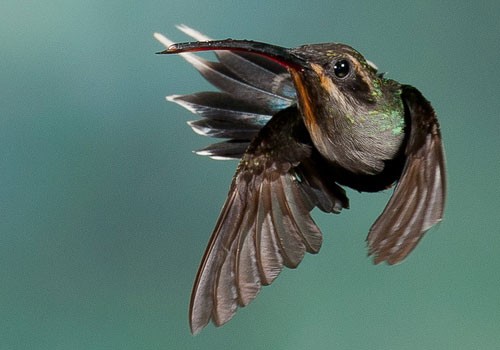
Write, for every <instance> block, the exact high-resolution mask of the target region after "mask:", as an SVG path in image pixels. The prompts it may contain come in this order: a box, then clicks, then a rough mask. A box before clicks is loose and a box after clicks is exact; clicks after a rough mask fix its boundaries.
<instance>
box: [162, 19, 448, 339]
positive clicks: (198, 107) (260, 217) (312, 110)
mask: <svg viewBox="0 0 500 350" xmlns="http://www.w3.org/2000/svg"><path fill="white" fill-rule="evenodd" d="M180 29H181V30H182V31H184V32H185V33H187V34H188V35H190V36H192V37H193V38H195V39H196V40H199V41H197V42H187V43H181V44H174V43H173V42H171V41H169V40H168V39H166V38H165V37H163V36H161V35H159V34H156V38H157V39H158V40H159V41H160V42H162V43H163V44H165V46H166V47H167V49H166V50H165V51H163V52H161V53H162V54H171V53H179V54H181V55H183V57H184V58H185V59H186V60H187V61H188V62H190V63H191V64H193V66H194V67H195V68H196V69H197V70H198V71H199V72H200V73H201V74H202V75H203V76H204V77H205V78H206V79H207V80H208V81H209V82H210V83H212V84H213V85H214V86H216V87H217V88H219V89H220V92H201V93H195V94H191V95H174V96H170V97H168V99H169V100H171V101H173V102H176V103H178V104H180V105H182V106H184V107H186V108H188V109H189V110H191V111H192V112H194V113H196V114H198V115H200V116H201V117H202V119H200V120H197V121H193V122H190V123H189V124H190V126H191V127H192V128H193V130H195V131H196V132H197V133H200V134H202V135H206V136H212V137H219V138H225V139H228V140H226V141H223V142H218V143H215V144H213V145H210V146H208V147H206V148H204V149H202V150H200V151H198V153H199V154H203V155H208V156H211V157H214V158H224V159H226V158H229V159H240V162H239V165H238V168H237V170H236V174H235V176H234V178H233V181H232V184H231V186H230V189H229V194H228V197H227V199H226V202H225V203H224V206H223V208H222V211H221V214H220V216H219V219H218V221H217V223H216V225H215V229H214V232H213V233H212V236H211V238H210V241H209V243H208V247H207V250H206V251H205V255H204V257H203V259H202V262H201V265H200V268H199V271H198V275H197V277H196V280H195V284H194V287H193V293H192V296H191V305H190V325H191V331H192V332H193V333H197V332H199V331H200V330H201V329H202V328H203V327H204V326H205V325H206V324H207V323H208V322H209V321H210V320H212V321H213V322H214V323H215V325H217V326H220V325H222V324H224V323H226V322H227V321H228V320H229V319H231V318H232V317H233V315H234V314H235V312H236V310H237V308H238V307H242V306H246V305H248V303H249V302H250V301H251V300H253V298H255V296H256V295H257V293H258V292H259V290H260V288H261V286H263V285H268V284H270V283H272V282H273V280H274V279H275V278H276V277H277V276H278V274H279V272H280V271H281V270H282V268H283V267H284V266H286V267H289V268H295V267H296V266H297V265H298V264H299V263H300V261H301V260H302V258H303V256H304V255H305V253H306V252H309V253H317V252H318V251H319V249H320V247H321V242H322V234H321V231H320V230H319V228H318V227H317V225H316V224H315V223H314V220H313V219H312V217H311V215H310V211H311V210H312V209H313V208H314V207H318V208H319V209H321V210H322V211H324V212H331V213H340V212H341V210H342V209H346V208H348V207H349V201H348V198H347V196H346V193H345V190H344V189H343V187H342V186H347V187H350V188H353V189H355V190H358V191H364V192H377V191H382V190H385V189H387V188H390V187H391V186H393V185H394V184H396V186H395V189H394V193H393V194H392V196H391V199H390V200H389V202H388V204H387V206H386V208H385V209H384V211H383V212H382V214H381V215H380V216H379V218H378V219H377V220H376V222H375V223H374V224H373V225H372V227H371V229H370V231H369V234H368V237H367V242H368V249H369V250H368V251H369V254H370V255H374V260H375V263H379V262H382V261H386V262H387V263H389V264H394V263H397V262H400V261H402V260H403V259H404V258H405V257H406V256H407V255H408V254H409V253H410V252H411V251H412V250H413V248H414V247H415V246H416V244H417V243H418V242H419V240H420V239H421V238H422V236H423V235H424V234H425V232H426V231H427V230H429V229H430V228H431V227H432V226H433V225H434V224H436V223H437V222H439V221H440V220H441V219H442V216H443V211H444V201H445V195H446V176H445V160H444V151H443V146H442V142H441V134H440V131H439V124H438V121H437V118H436V115H435V113H434V110H433V108H432V107H431V105H430V103H429V102H428V101H427V100H426V99H425V98H424V97H423V96H422V94H421V93H420V92H419V91H418V90H417V89H415V88H414V87H412V86H409V85H404V84H400V83H398V82H396V81H394V80H391V79H387V78H385V77H384V76H383V75H382V74H379V73H378V72H377V69H376V68H375V67H374V65H373V64H371V63H370V62H369V61H367V60H365V58H364V57H363V56H362V55H361V54H360V53H359V52H357V51H356V50H354V49H353V48H351V47H350V46H347V45H344V44H338V43H325V44H313V45H303V46H299V47H297V48H293V49H286V48H282V47H279V46H274V45H270V44H265V43H260V42H255V41H248V40H231V39H227V40H218V41H213V40H210V38H208V37H206V36H204V35H203V34H200V33H198V32H196V31H194V30H193V29H191V28H188V27H185V26H184V27H180ZM207 50H217V51H216V55H217V58H218V61H217V62H209V61H206V60H204V59H202V58H200V57H198V56H196V55H194V54H192V52H194V51H207Z"/></svg>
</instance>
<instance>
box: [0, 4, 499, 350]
mask: <svg viewBox="0 0 500 350" xmlns="http://www.w3.org/2000/svg"><path fill="white" fill-rule="evenodd" d="M499 14H500V5H499V2H498V1H497V0H494V1H479V2H470V1H463V2H459V1H443V2H439V3H438V2H436V1H418V2H414V1H409V2H401V1H378V2H375V1H365V2H363V1H331V0H328V1H298V0H289V1H274V2H269V1H245V2H240V3H239V2H235V1H227V0H226V1H210V2H200V1H199V0H196V1H193V0H183V1H174V0H170V1H169V0H163V1H142V2H138V1H106V2H102V1H44V2H41V1H10V0H3V1H2V2H1V4H0V43H1V47H0V79H1V80H0V89H1V90H0V349H2V350H3V349H50V350H56V349H72V350H78V349H86V350H88V349H121V350H125V349H232V348H237V349H241V350H243V349H313V348H314V349H440V350H443V349H454V350H456V349H496V348H499V347H500V298H499V296H500V213H499V208H500V196H499V194H500V155H499V151H500V137H499V134H500V117H499V110H500V102H499V101H500V98H499V86H500V85H499V81H500V70H499V68H498V67H499V57H500V40H499V38H500V25H499V20H498V16H499ZM180 23H185V24H187V25H190V26H193V27H195V28H197V29H199V30H201V31H202V32H204V33H206V34H208V35H210V36H213V37H217V38H227V37H233V38H245V39H255V40H261V41H266V42H270V43H274V44H279V45H283V46H297V45H300V44H304V43H313V42H327V41H339V42H344V43H348V44H350V45H352V46H354V47H355V48H357V49H358V50H359V51H361V52H362V53H363V54H364V55H365V56H366V57H368V58H369V59H370V60H372V61H374V62H376V63H377V65H378V66H379V68H380V69H381V71H387V72H388V76H389V77H391V78H394V79H397V80H399V81H401V82H405V83H410V84H412V85H415V86H417V87H418V88H419V89H420V90H421V91H423V92H424V94H425V96H426V97H427V98H428V99H430V100H431V101H432V102H433V105H434V107H435V109H436V110H437V112H438V115H439V118H440V121H441V124H442V131H443V135H444V140H445V145H446V151H447V157H448V170H449V200H448V206H447V211H446V218H445V220H444V222H442V223H441V224H440V225H439V227H437V229H433V230H432V231H431V232H430V233H429V234H428V235H427V236H426V237H425V239H424V240H423V241H422V242H421V244H420V245H419V247H418V249H417V250H416V251H415V252H414V253H413V254H412V255H411V256H410V257H409V259H407V260H406V261H405V262H404V263H403V264H401V265H398V266H392V267H390V266H386V265H381V266H373V265H372V263H371V261H370V260H369V259H368V258H367V257H366V248H365V243H364V239H365V235H366V233H367V232H368V228H369V226H370V224H371V223H372V222H373V220H374V219H375V218H376V217H377V215H378V214H379V213H380V212H381V210H382V208H383V207H384V205H385V203H386V201H387V199H388V198H389V196H390V193H389V192H386V193H380V194H371V195H370V194H364V195H359V194H357V193H352V191H351V192H350V197H351V207H352V209H350V210H348V211H345V212H344V213H343V214H341V215H339V216H334V215H326V214H324V213H321V212H319V211H316V212H314V217H315V219H316V221H317V223H318V224H319V226H320V227H321V228H322V230H323V233H324V236H325V239H324V244H323V248H322V251H321V253H320V254H319V255H316V256H310V255H309V256H307V257H306V258H305V259H304V262H303V263H302V264H301V266H300V267H299V268H298V269H297V270H296V271H290V270H287V271H285V272H284V273H282V275H281V276H280V278H279V279H278V280H277V281H276V282H275V284H274V285H273V286H271V287H267V288H265V289H264V290H263V291H262V293H261V294H260V295H259V297H258V298H257V300H256V301H255V302H253V303H252V304H251V305H250V306H249V307H248V308H246V309H243V310H240V312H238V314H237V315H236V317H235V318H234V319H233V320H232V321H231V322H230V323H229V324H228V325H226V326H225V327H223V328H220V329H215V328H214V327H212V326H209V327H207V328H206V329H205V330H204V331H203V332H202V333H201V334H200V335H198V336H196V337H192V336H191V335H190V333H189V331H188V321H187V308H188V301H189V295H190V292H191V286H192V282H193V279H194V276H195V273H196V270H197V268H198V263H199V261H200V259H201V256H202V253H203V250H204V248H205V245H206V243H207V241H208V238H209V234H210V233H211V230H212V227H213V225H214V223H215V220H216V218H217V215H218V213H219V210H220V207H221V205H222V203H223V201H224V199H225V196H226V193H227V192H226V191H227V188H228V186H229V183H230V180H231V177H232V175H233V171H234V169H235V166H236V163H235V162H216V161H213V160H210V159H206V158H203V157H199V156H196V155H194V154H192V153H191V150H193V149H196V148H198V147H202V146H204V145H206V144H207V142H209V140H208V139H205V138H202V137H200V136H197V135H195V134H194V133H193V132H191V130H190V129H189V127H188V126H187V125H186V121H187V120H190V119H192V118H193V116H192V115H190V113H189V112H188V111H186V110H183V109H182V108H180V107H178V106H176V105H174V104H171V103H167V102H165V100H164V96H165V95H167V94H174V93H190V92H194V91H199V90H201V89H207V88H209V86H208V84H207V83H206V82H205V81H204V80H203V79H202V78H201V77H200V76H199V75H198V74H197V73H196V72H195V70H194V69H192V68H191V67H190V66H189V65H188V64H187V63H186V62H184V61H183V60H182V59H181V58H180V57H166V56H157V55H154V52H155V51H158V50H160V49H162V46H161V45H160V44H159V43H157V42H156V41H155V40H154V39H153V38H152V33H153V32H154V31H160V32H162V33H165V34H166V35H167V36H169V37H171V38H172V39H174V40H179V41H183V40H185V39H186V37H185V36H184V35H183V34H182V33H180V32H178V31H177V30H176V29H175V27H174V25H175V24H180Z"/></svg>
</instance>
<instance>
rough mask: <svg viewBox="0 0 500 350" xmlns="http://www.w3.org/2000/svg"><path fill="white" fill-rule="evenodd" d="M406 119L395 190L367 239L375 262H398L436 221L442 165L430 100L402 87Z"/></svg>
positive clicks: (441, 200)
mask: <svg viewBox="0 0 500 350" xmlns="http://www.w3.org/2000/svg"><path fill="white" fill-rule="evenodd" d="M402 98H403V102H404V104H405V110H406V113H407V116H408V118H407V119H408V121H409V123H410V135H409V138H408V141H407V142H408V143H407V146H406V150H405V153H406V157H407V160H406V163H405V166H404V169H403V173H402V175H401V178H400V180H399V182H398V184H397V186H396V188H395V190H394V193H393V195H392V197H391V199H390V200H389V203H388V204H387V206H386V207H385V209H384V211H383V212H382V214H381V215H380V216H379V217H378V219H377V220H376V221H375V223H374V224H373V226H372V227H371V229H370V232H369V234H368V237H367V241H368V246H369V254H370V255H371V254H373V255H375V263H379V262H382V261H387V262H388V263H389V264H395V263H397V262H399V261H401V260H403V259H404V258H405V257H406V256H407V255H408V254H409V253H410V252H411V251H412V250H413V248H415V246H416V244H417V243H418V242H419V241H420V239H421V238H422V237H423V235H424V234H425V233H426V232H427V231H428V230H429V229H430V228H431V227H432V226H433V225H435V224H436V223H437V222H439V221H441V219H442V217H443V211H444V203H445V197H446V169H445V159H444V150H443V144H442V141H441V133H440V131H439V123H438V120H437V118H436V115H435V113H434V110H433V109H432V107H431V105H430V103H429V102H428V101H427V100H426V99H425V98H424V97H423V96H422V94H421V93H420V92H419V91H418V90H417V89H415V88H414V87H411V86H403V92H402Z"/></svg>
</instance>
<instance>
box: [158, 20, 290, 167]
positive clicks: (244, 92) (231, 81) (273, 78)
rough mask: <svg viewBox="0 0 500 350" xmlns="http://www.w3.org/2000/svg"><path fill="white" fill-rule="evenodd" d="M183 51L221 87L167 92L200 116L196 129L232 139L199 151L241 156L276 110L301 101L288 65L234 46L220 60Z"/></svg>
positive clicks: (196, 34)
mask: <svg viewBox="0 0 500 350" xmlns="http://www.w3.org/2000/svg"><path fill="white" fill-rule="evenodd" d="M177 28H178V29H179V30H181V31H182V32H183V33H185V34H187V35H189V36H191V37H192V38H194V39H195V40H199V41H207V40H210V39H211V38H210V37H208V36H206V35H203V34H202V33H200V32H198V31H196V30H194V29H192V28H189V27H187V26H185V25H181V26H178V27H177ZM155 37H156V38H157V39H158V40H160V42H162V43H163V44H164V45H166V46H168V45H170V44H171V43H172V41H170V40H169V39H167V38H165V37H163V36H161V35H159V34H155ZM181 56H182V57H183V58H184V59H185V60H186V61H188V62H189V63H191V64H192V65H193V66H194V67H195V68H196V69H197V70H198V71H199V72H200V74H201V75H202V76H203V77H204V78H205V79H206V80H207V81H209V82H210V83H211V84H212V85H214V86H215V87H217V88H218V89H219V90H221V91H219V92H214V91H210V92H209V91H207V92H199V93H195V94H190V95H172V96H168V97H167V99H168V100H169V101H172V102H175V103H177V104H179V105H181V106H182V107H184V108H186V109H188V110H189V111H191V112H192V113H194V114H197V115H199V116H200V117H201V119H200V120H196V121H191V122H189V123H188V124H189V125H190V126H191V127H192V128H193V130H194V131H195V132H197V133H198V134H202V135H205V136H210V137H216V138H226V139H229V140H227V141H225V142H219V143H215V144H212V145H209V146H208V147H205V148H203V149H201V150H198V151H196V153H197V154H201V155H208V156H210V157H212V158H216V159H228V158H230V159H234V158H240V157H241V156H242V155H243V153H244V151H245V150H246V148H247V147H248V144H249V143H250V140H251V139H253V137H255V135H256V134H257V133H258V131H259V130H260V129H261V128H262V127H263V126H264V125H265V124H267V122H268V121H269V120H270V119H271V117H272V116H273V115H274V114H276V113H277V112H278V111H280V110H282V109H285V108H287V107H289V106H291V105H293V104H295V103H296V95H295V94H296V93H295V89H294V87H293V83H292V81H291V78H290V75H289V74H288V72H287V70H286V68H284V67H283V66H281V65H279V64H277V63H276V62H273V61H271V60H269V59H266V58H263V57H261V56H258V55H255V54H250V53H234V52H230V51H218V52H216V57H217V61H216V62H212V61H208V60H205V59H203V58H201V57H199V56H198V55H195V54H192V53H185V54H181Z"/></svg>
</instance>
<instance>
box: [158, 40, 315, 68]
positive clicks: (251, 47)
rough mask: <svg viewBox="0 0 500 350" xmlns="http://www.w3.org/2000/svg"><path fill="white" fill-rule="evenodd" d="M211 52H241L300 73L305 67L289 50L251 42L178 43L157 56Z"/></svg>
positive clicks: (303, 61) (303, 62)
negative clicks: (263, 58) (262, 57)
mask: <svg viewBox="0 0 500 350" xmlns="http://www.w3.org/2000/svg"><path fill="white" fill-rule="evenodd" d="M213 50H229V51H241V52H249V53H253V54H257V55H262V56H264V57H267V58H269V59H271V60H273V61H275V62H277V63H279V64H281V65H283V66H285V67H287V68H289V69H292V70H295V71H301V70H303V69H304V68H306V67H307V62H306V61H305V60H304V59H302V58H300V57H298V56H297V55H295V54H293V53H292V52H291V50H290V49H287V48H284V47H280V46H276V45H271V44H266V43H262V42H258V41H251V40H233V39H226V40H213V41H193V42H186V43H178V44H173V45H170V46H169V47H168V48H167V49H166V50H164V51H161V52H158V54H176V53H183V52H197V51H213Z"/></svg>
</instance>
